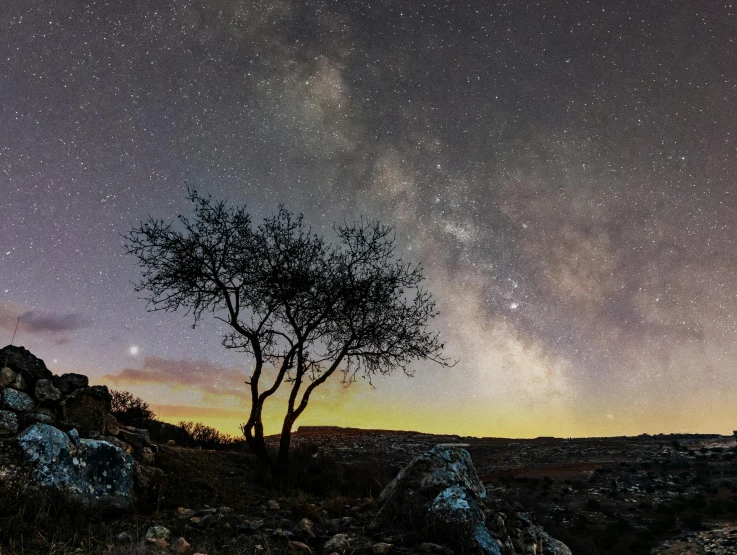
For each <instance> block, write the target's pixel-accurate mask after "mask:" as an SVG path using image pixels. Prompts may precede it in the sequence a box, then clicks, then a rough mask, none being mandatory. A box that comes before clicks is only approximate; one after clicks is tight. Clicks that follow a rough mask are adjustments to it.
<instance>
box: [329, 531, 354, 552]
mask: <svg viewBox="0 0 737 555" xmlns="http://www.w3.org/2000/svg"><path fill="white" fill-rule="evenodd" d="M324 548H325V551H335V552H337V553H344V552H346V551H348V550H349V549H350V548H351V543H350V540H349V539H348V534H335V535H334V536H333V537H332V538H330V539H329V540H328V541H327V542H325V545H324Z"/></svg>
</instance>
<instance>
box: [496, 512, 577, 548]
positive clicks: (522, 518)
mask: <svg viewBox="0 0 737 555" xmlns="http://www.w3.org/2000/svg"><path fill="white" fill-rule="evenodd" d="M488 505H489V507H487V510H486V527H487V528H488V530H489V532H490V533H491V536H492V537H493V538H494V539H495V540H496V541H497V543H498V544H499V546H500V548H501V552H502V555H516V554H518V553H535V554H542V555H571V550H570V549H569V548H568V546H567V545H566V544H564V543H563V542H560V541H558V540H556V539H555V538H553V537H552V536H550V535H549V534H548V533H547V532H546V531H545V530H544V529H543V527H542V526H540V525H538V524H536V523H535V519H534V518H533V516H532V515H531V514H530V513H528V512H526V511H525V510H524V507H522V506H521V505H520V504H519V503H515V504H514V505H511V504H509V503H506V502H504V501H502V500H500V499H495V500H494V501H492V502H490V503H488Z"/></svg>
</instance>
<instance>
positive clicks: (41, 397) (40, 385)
mask: <svg viewBox="0 0 737 555" xmlns="http://www.w3.org/2000/svg"><path fill="white" fill-rule="evenodd" d="M33 395H34V396H35V397H36V400H37V401H41V402H43V401H58V400H60V399H61V391H59V390H58V389H57V388H55V387H54V384H52V383H51V380H38V381H36V387H35V388H34V389H33Z"/></svg>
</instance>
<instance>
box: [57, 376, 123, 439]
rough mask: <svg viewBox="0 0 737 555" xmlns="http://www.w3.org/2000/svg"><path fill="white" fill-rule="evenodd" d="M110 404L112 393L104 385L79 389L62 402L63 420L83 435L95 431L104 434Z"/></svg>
mask: <svg viewBox="0 0 737 555" xmlns="http://www.w3.org/2000/svg"><path fill="white" fill-rule="evenodd" d="M110 402H111V397H110V392H109V391H108V389H107V387H106V386H104V385H93V386H92V387H84V388H82V389H77V390H76V391H74V392H72V393H71V394H70V395H69V396H67V397H66V398H65V399H64V400H63V401H62V402H61V413H62V420H64V421H65V422H68V423H69V424H70V425H73V426H74V427H75V428H77V429H78V430H80V432H81V433H82V435H88V433H89V432H93V431H94V432H98V433H100V434H102V433H103V432H104V430H105V418H106V417H107V414H108V413H109V412H110Z"/></svg>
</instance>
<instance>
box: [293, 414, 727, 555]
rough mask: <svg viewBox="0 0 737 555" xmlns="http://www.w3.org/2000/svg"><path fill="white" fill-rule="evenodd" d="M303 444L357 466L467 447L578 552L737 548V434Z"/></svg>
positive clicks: (492, 481)
mask: <svg viewBox="0 0 737 555" xmlns="http://www.w3.org/2000/svg"><path fill="white" fill-rule="evenodd" d="M295 439H296V441H297V442H305V443H309V444H314V445H319V446H320V449H322V450H324V451H325V452H326V453H332V454H334V456H335V457H337V458H339V459H340V460H342V461H344V462H346V463H347V464H356V463H357V462H358V461H360V460H362V459H365V458H378V459H379V460H383V461H384V462H385V463H386V464H389V465H392V467H393V468H394V469H395V470H396V467H401V466H402V465H404V464H406V463H407V462H408V461H409V460H410V459H411V458H412V457H414V456H417V455H418V454H420V453H422V452H425V451H426V450H427V449H428V448H429V447H430V446H431V445H433V444H434V443H437V442H449V441H452V442H457V443H462V444H465V445H467V447H466V449H467V451H468V452H469V453H470V455H471V458H472V459H473V461H474V465H475V467H476V470H477V471H478V473H479V476H480V478H481V480H482V482H483V483H484V484H485V486H486V489H487V491H488V494H489V497H490V498H492V499H493V498H496V499H500V500H504V501H506V502H507V503H519V504H520V505H521V506H523V507H524V508H525V510H527V511H530V512H531V513H532V514H533V515H535V517H536V518H537V519H538V521H539V522H541V523H542V524H543V525H544V526H545V529H546V530H547V531H548V532H550V533H551V534H553V535H554V536H555V537H557V538H559V539H562V540H563V541H564V542H565V543H567V544H568V545H569V546H570V547H571V549H572V550H573V552H574V553H577V554H578V553H594V554H598V553H601V554H609V553H622V554H625V553H654V554H660V553H663V554H665V553H668V554H676V553H704V554H706V553H713V554H719V553H737V531H736V528H737V527H736V526H735V525H736V524H737V440H735V437H734V436H719V435H696V434H676V435H656V436H651V435H641V436H637V437H610V438H583V439H557V438H538V439H530V440H519V439H503V438H474V437H459V436H430V435H427V434H419V433H414V432H386V431H381V430H350V429H344V430H341V429H329V430H327V429H326V430H323V431H321V430H320V429H318V428H308V429H306V430H300V431H299V432H298V433H297V434H295Z"/></svg>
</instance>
